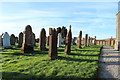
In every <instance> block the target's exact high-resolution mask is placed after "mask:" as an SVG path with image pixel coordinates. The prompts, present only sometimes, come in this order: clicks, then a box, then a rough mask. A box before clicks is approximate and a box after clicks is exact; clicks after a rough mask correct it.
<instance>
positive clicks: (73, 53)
mask: <svg viewBox="0 0 120 80" xmlns="http://www.w3.org/2000/svg"><path fill="white" fill-rule="evenodd" d="M70 55H75V56H96V57H97V56H99V54H98V55H88V54H76V53H71V54H70Z"/></svg>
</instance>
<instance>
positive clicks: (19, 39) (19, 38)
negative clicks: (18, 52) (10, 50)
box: [18, 32, 23, 48]
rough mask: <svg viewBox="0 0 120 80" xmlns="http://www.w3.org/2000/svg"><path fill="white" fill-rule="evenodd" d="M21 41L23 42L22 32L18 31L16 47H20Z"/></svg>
mask: <svg viewBox="0 0 120 80" xmlns="http://www.w3.org/2000/svg"><path fill="white" fill-rule="evenodd" d="M22 43H23V33H22V32H21V33H19V37H18V47H19V48H20V47H22Z"/></svg>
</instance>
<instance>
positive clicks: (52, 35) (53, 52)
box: [48, 28, 58, 60]
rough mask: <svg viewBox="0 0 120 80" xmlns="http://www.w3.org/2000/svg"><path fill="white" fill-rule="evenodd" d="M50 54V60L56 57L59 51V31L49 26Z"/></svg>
mask: <svg viewBox="0 0 120 80" xmlns="http://www.w3.org/2000/svg"><path fill="white" fill-rule="evenodd" d="M48 56H49V59H50V60H53V59H56V58H57V56H58V53H57V31H56V30H55V28H49V51H48Z"/></svg>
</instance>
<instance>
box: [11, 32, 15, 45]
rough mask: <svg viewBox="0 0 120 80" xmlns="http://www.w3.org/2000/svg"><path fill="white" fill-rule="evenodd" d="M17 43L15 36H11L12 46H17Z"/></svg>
mask: <svg viewBox="0 0 120 80" xmlns="http://www.w3.org/2000/svg"><path fill="white" fill-rule="evenodd" d="M15 42H16V38H15V35H14V34H11V36H10V44H11V45H15Z"/></svg>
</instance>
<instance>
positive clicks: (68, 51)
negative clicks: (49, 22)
mask: <svg viewBox="0 0 120 80" xmlns="http://www.w3.org/2000/svg"><path fill="white" fill-rule="evenodd" d="M71 42H72V32H71V25H70V28H69V31H68V33H67V35H66V45H65V54H67V55H69V54H71Z"/></svg>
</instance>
